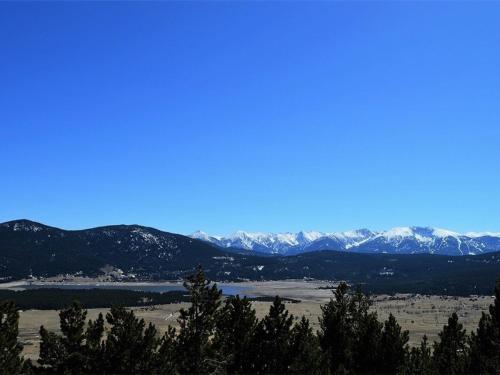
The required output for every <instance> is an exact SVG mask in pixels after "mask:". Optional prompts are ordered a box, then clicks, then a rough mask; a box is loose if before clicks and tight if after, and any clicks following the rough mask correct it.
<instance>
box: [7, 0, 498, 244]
mask: <svg viewBox="0 0 500 375" xmlns="http://www.w3.org/2000/svg"><path fill="white" fill-rule="evenodd" d="M499 17H500V3H498V2H482V3H479V2H441V3H431V2H419V3H406V2H404V3H403V2H387V3H384V2H379V3H363V2H353V3H344V2H341V3H332V2H320V3H310V2H290V3H288V2H273V3H261V2H259V3H223V2H215V3H195V2H188V3H73V2H70V3H32V4H29V3H3V2H2V3H0V130H1V133H0V157H1V164H0V166H1V167H0V171H1V174H0V221H6V220H11V219H16V218H29V219H33V220H37V221H42V222H45V223H47V224H51V225H55V226H61V227H64V228H84V227H90V226H98V225H104V224H118V223H127V224H131V223H139V224H144V225H150V226H154V227H158V228H161V229H164V230H169V231H173V232H180V233H190V232H192V231H194V230H196V229H203V230H205V231H208V232H211V233H219V234H226V233H229V232H232V231H234V230H236V229H245V230H261V231H297V230H301V229H304V230H312V229H315V230H323V231H335V230H345V229H352V228H359V227H368V228H372V229H383V228H390V227H393V226H404V225H431V226H439V227H445V228H449V229H453V230H458V231H468V230H494V231H499V230H500V215H499V212H500V68H499V67H500V48H499V46H500V27H499V26H498V19H499Z"/></svg>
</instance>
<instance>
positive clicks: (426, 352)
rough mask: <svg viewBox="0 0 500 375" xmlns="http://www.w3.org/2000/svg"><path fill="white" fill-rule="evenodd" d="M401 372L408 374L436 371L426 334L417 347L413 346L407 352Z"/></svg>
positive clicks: (418, 374)
mask: <svg viewBox="0 0 500 375" xmlns="http://www.w3.org/2000/svg"><path fill="white" fill-rule="evenodd" d="M401 372H402V374H408V375H432V374H435V373H436V371H435V369H434V363H433V361H432V353H431V347H430V346H429V344H428V340H427V336H425V335H424V337H423V338H422V342H421V343H420V346H419V347H413V348H411V351H409V352H408V355H407V356H406V360H405V363H404V367H403V369H402V371H401Z"/></svg>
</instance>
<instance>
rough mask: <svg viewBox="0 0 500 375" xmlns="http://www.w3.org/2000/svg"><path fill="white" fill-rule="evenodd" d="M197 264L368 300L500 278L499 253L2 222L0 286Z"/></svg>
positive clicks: (138, 276)
mask: <svg viewBox="0 0 500 375" xmlns="http://www.w3.org/2000/svg"><path fill="white" fill-rule="evenodd" d="M403 232H404V231H403ZM392 234H393V236H390V235H388V234H386V235H385V236H383V237H377V235H376V234H372V235H370V236H373V237H375V238H377V241H382V242H383V241H385V238H386V237H387V238H389V239H391V240H392V239H393V238H392V237H395V238H399V237H402V238H404V236H402V234H401V233H400V231H395V232H394V233H392ZM442 234H443V236H444V237H445V238H447V237H449V236H445V233H442ZM368 235H369V233H368V232H365V231H356V232H352V233H349V234H344V238H345V241H350V242H349V243H350V244H351V245H352V246H354V245H355V244H356V246H359V241H362V237H363V236H368ZM420 235H422V236H424V235H425V233H422V234H420ZM248 237H250V238H251V236H247V237H244V239H246V240H248ZM424 237H425V236H424ZM479 237H483V236H479ZM276 238H277V239H279V240H280V241H283V242H284V240H287V241H288V242H289V243H291V244H292V245H293V244H294V243H295V242H294V241H304V242H306V241H310V242H316V241H319V240H321V241H333V240H331V239H325V238H324V236H322V235H321V234H317V233H316V234H314V233H302V234H298V235H297V236H284V237H282V236H277V237H276ZM338 238H341V239H342V236H336V237H335V239H338ZM264 239H265V238H262V241H263V240H264ZM447 241H451V240H447ZM322 246H323V245H322ZM401 246H402V244H401V243H400V247H401ZM462 246H465V245H462ZM198 265H201V266H202V267H203V269H204V270H205V273H206V274H207V276H208V277H209V278H210V279H212V280H218V281H241V280H285V279H306V280H309V279H317V280H326V281H327V282H329V283H330V282H331V281H332V280H346V281H348V282H349V283H352V284H357V285H362V287H363V289H364V290H365V291H367V292H373V293H396V292H401V293H425V294H429V293H433V294H454V295H469V294H478V293H479V294H489V293H491V286H492V285H494V282H495V280H496V279H497V278H498V276H499V275H500V252H496V253H486V254H478V255H473V256H472V255H464V256H443V255H429V254H413V255H408V254H402V253H401V254H380V253H377V252H369V251H368V252H367V253H364V254H363V253H356V252H351V251H330V250H326V251H308V252H305V253H301V254H297V255H294V256H293V255H292V256H279V255H272V256H270V255H264V254H263V253H261V252H257V251H248V250H241V249H239V250H238V249H235V248H228V247H224V248H222V247H219V246H217V245H215V244H211V243H207V242H206V241H201V240H197V239H194V238H191V237H187V236H183V235H180V234H175V233H169V232H164V231H161V230H158V229H154V228H150V227H144V226H140V225H110V226H104V227H97V228H90V229H82V230H64V229H59V228H55V227H51V226H47V225H43V224H39V223H35V222H33V221H29V220H16V221H10V222H6V223H0V283H3V282H7V281H12V280H19V279H30V278H33V277H35V278H44V277H51V276H56V275H68V274H69V275H80V276H91V277H94V276H105V277H112V278H113V279H114V280H123V278H125V280H132V279H133V280H141V281H149V280H173V279H174V280H179V279H180V278H183V277H185V276H187V275H189V274H192V273H193V272H194V271H195V270H196V267H197V266H198ZM64 277H65V276H63V278H64Z"/></svg>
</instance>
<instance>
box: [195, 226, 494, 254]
mask: <svg viewBox="0 0 500 375" xmlns="http://www.w3.org/2000/svg"><path fill="white" fill-rule="evenodd" d="M191 237H193V238H196V239H199V240H203V241H206V242H210V243H212V244H215V245H217V246H220V247H222V248H238V249H243V250H247V251H255V252H261V253H266V254H276V255H295V254H300V253H304V252H311V251H319V250H337V251H348V252H356V253H383V254H424V253H425V254H440V255H477V254H483V253H489V252H494V251H499V250H500V233H489V232H484V233H475V232H469V233H465V234H460V233H457V232H452V231H449V230H445V229H438V228H431V227H398V228H393V229H390V230H387V231H370V230H368V229H358V230H353V231H347V232H334V233H325V232H298V233H262V232H256V233H255V232H245V231H237V232H235V233H234V234H233V235H231V236H228V237H218V236H210V235H208V234H206V233H204V232H201V231H198V232H195V233H193V234H192V235H191Z"/></svg>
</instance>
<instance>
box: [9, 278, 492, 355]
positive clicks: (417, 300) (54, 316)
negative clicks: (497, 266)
mask: <svg viewBox="0 0 500 375" xmlns="http://www.w3.org/2000/svg"><path fill="white" fill-rule="evenodd" d="M232 285H233V286H237V290H238V291H241V290H244V291H245V293H246V294H247V295H251V296H255V297H259V296H274V295H276V294H278V295H280V296H282V297H287V298H293V299H296V300H300V303H287V308H288V310H289V311H290V313H292V314H293V315H294V316H296V317H300V316H302V315H305V316H306V317H307V318H309V320H310V321H311V323H312V325H313V327H314V328H315V329H318V328H319V323H318V318H319V317H320V315H321V305H323V304H325V303H326V302H328V300H329V299H330V297H331V296H332V290H331V289H323V288H325V287H326V286H327V285H329V284H327V283H325V282H318V281H315V282H305V281H267V282H247V283H238V284H230V283H228V284H220V286H221V287H222V288H223V289H226V290H229V289H230V288H231V286H232ZM320 288H321V289H320ZM372 300H373V305H372V308H373V309H374V310H376V311H377V313H378V314H379V318H380V319H381V320H382V319H383V320H385V319H386V318H387V317H388V315H389V313H392V314H393V315H395V316H396V318H397V320H398V322H399V323H400V324H401V326H402V327H403V328H404V329H407V330H409V332H410V345H416V344H418V343H419V342H420V340H421V338H422V336H423V335H427V336H428V337H429V339H430V341H433V340H436V339H437V335H438V333H439V332H440V331H441V329H442V327H443V325H444V324H445V323H446V322H447V319H448V317H449V316H450V315H451V314H452V313H453V312H456V313H457V314H458V316H459V318H460V321H461V323H462V324H463V325H464V327H465V328H466V329H467V330H468V331H470V330H475V328H476V326H477V323H478V321H479V319H480V317H481V312H482V311H487V309H488V306H489V305H490V304H491V303H492V302H493V297H491V296H471V297H450V296H424V295H395V296H389V295H374V296H372ZM253 305H254V307H255V309H256V312H257V316H258V318H262V317H263V316H264V315H265V314H266V313H267V312H268V310H269V306H270V305H271V302H260V301H259V302H253ZM187 306H188V304H187V303H175V304H168V305H155V306H147V307H134V308H133V310H134V311H135V313H136V315H137V316H139V317H141V318H144V319H145V320H146V322H152V323H153V324H154V325H155V326H156V327H157V328H158V329H159V331H160V332H164V331H165V330H166V328H167V327H168V325H172V326H176V325H177V316H178V312H179V309H180V308H182V307H187ZM107 311H108V309H89V310H88V318H90V319H95V318H96V317H97V315H98V314H99V313H103V314H105V313H106V312H107ZM19 325H20V327H19V331H20V332H19V334H20V340H21V342H22V343H23V344H24V353H25V355H26V356H27V357H29V358H32V359H36V358H37V356H38V350H39V335H38V330H39V328H40V325H44V326H45V327H46V328H47V329H49V330H51V331H58V328H59V317H58V311H56V310H27V311H21V312H20V324H19Z"/></svg>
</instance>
